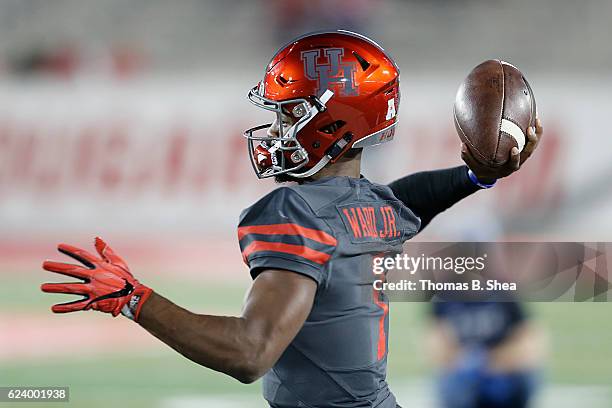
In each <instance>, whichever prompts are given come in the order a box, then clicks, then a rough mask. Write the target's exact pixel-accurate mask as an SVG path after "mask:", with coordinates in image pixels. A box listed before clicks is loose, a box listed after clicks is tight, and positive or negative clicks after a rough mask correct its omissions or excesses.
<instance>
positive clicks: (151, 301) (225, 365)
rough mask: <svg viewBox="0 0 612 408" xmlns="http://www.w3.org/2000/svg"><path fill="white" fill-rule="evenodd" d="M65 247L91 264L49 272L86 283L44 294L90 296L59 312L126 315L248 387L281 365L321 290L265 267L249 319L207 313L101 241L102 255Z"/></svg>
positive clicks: (251, 296) (52, 287) (50, 266)
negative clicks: (178, 301)
mask: <svg viewBox="0 0 612 408" xmlns="http://www.w3.org/2000/svg"><path fill="white" fill-rule="evenodd" d="M58 249H59V250H60V252H62V253H64V254H66V255H68V256H70V257H72V258H74V259H76V260H77V261H79V262H81V263H82V264H83V265H84V266H80V265H73V264H68V263H63V262H53V261H46V262H45V263H44V264H43V268H44V269H46V270H48V271H50V272H55V273H59V274H62V275H67V276H70V277H73V278H77V279H81V281H80V282H70V283H45V284H43V285H42V287H41V289H42V290H43V291H44V292H50V293H67V294H75V295H81V296H83V298H82V299H78V300H76V301H73V302H69V303H64V304H58V305H54V306H53V307H52V310H53V311H54V312H55V313H68V312H74V311H80V310H89V309H93V310H99V311H101V312H106V313H111V314H112V315H113V316H117V315H118V314H120V313H122V314H124V315H126V316H128V317H130V318H132V319H133V320H135V321H137V322H138V323H139V324H140V325H141V326H142V327H144V328H145V329H146V330H148V331H149V332H150V333H151V334H153V335H154V336H156V337H157V338H159V339H160V340H162V341H163V342H164V343H166V344H168V345H169V346H170V347H172V348H173V349H175V350H176V351H178V352H179V353H181V354H183V355H184V356H185V357H187V358H189V359H190V360H193V361H194V362H196V363H198V364H201V365H203V366H206V367H209V368H211V369H213V370H217V371H220V372H223V373H225V374H228V375H230V376H232V377H234V378H236V379H237V380H239V381H241V382H244V383H250V382H253V381H255V380H256V379H257V378H259V377H261V376H262V375H263V374H264V373H265V372H266V371H268V370H269V369H270V368H271V367H272V366H273V365H274V363H275V362H276V361H277V360H278V358H279V357H280V355H281V354H282V352H283V351H284V350H285V348H286V347H287V346H288V345H289V343H290V342H291V341H292V340H293V338H294V337H295V335H296V334H297V332H298V331H299V330H300V328H301V327H302V325H303V324H304V321H305V320H306V318H307V317H308V314H309V313H310V310H311V308H312V304H313V300H314V295H315V292H316V288H317V284H316V282H315V281H314V280H313V279H311V278H308V277H306V276H303V275H300V274H297V273H292V272H287V271H282V270H264V271H262V272H261V273H260V274H259V275H258V276H257V278H256V279H255V280H254V282H253V285H252V286H251V289H250V291H249V293H248V295H247V298H246V302H245V305H244V308H243V311H242V314H241V316H239V317H225V316H210V315H202V314H196V313H192V312H190V311H188V310H186V309H183V308H181V307H179V306H177V305H175V304H174V303H172V302H170V301H169V300H167V299H165V298H163V297H162V296H160V295H158V294H156V293H155V292H153V291H152V290H151V289H150V288H148V287H146V286H145V285H142V284H141V283H140V282H138V280H136V279H135V278H134V276H133V275H132V273H131V272H130V271H129V268H128V266H127V264H126V263H125V261H123V259H121V258H120V257H119V256H118V255H117V254H115V252H113V251H112V250H111V249H110V248H109V247H108V245H106V243H104V241H102V240H101V239H99V238H96V250H97V251H98V254H99V256H95V255H92V254H90V253H89V252H87V251H84V250H82V249H79V248H76V247H73V246H69V245H65V244H60V246H59V247H58Z"/></svg>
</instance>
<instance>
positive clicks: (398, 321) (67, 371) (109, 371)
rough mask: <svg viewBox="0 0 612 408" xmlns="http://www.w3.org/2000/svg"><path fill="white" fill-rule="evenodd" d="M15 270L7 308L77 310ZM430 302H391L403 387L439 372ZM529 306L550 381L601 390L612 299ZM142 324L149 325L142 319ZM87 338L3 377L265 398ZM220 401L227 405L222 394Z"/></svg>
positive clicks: (235, 296) (199, 295)
mask: <svg viewBox="0 0 612 408" xmlns="http://www.w3.org/2000/svg"><path fill="white" fill-rule="evenodd" d="M6 276H7V275H4V276H0V312H2V313H5V314H6V313H7V312H8V311H13V312H14V313H15V314H18V313H28V314H30V315H31V314H41V316H44V318H46V317H48V319H65V318H70V317H69V316H68V317H67V316H54V315H52V314H51V313H50V312H47V311H48V307H49V306H50V304H51V303H52V302H53V301H55V300H59V299H60V297H58V296H55V297H53V296H51V295H45V294H42V293H39V292H38V285H39V283H40V282H39V281H38V278H34V277H33V278H32V279H24V280H22V281H21V283H15V281H14V280H13V279H11V280H10V281H9V280H8V279H7V277H6ZM148 283H150V284H151V285H152V286H154V287H156V288H158V291H159V292H161V293H162V294H164V295H166V296H167V297H169V298H171V299H173V300H175V301H176V302H177V303H179V304H181V305H183V306H185V307H188V308H190V309H192V310H197V311H200V312H207V311H209V312H214V313H223V314H234V313H238V312H239V310H240V305H241V302H242V299H243V295H244V290H245V287H243V286H242V285H220V284H215V285H210V284H203V283H202V282H193V281H176V280H175V281H169V280H165V279H157V280H152V281H150V282H148ZM425 307H426V305H423V304H414V303H413V304H410V303H393V304H392V305H391V312H390V316H391V333H390V346H389V349H390V357H389V382H390V383H391V386H392V388H393V389H400V388H402V387H405V384H420V383H424V384H426V383H427V379H428V378H430V374H431V371H430V368H429V367H428V365H427V361H426V360H425V357H424V355H425V353H424V352H423V350H424V346H425V345H424V344H423V341H424V340H423V331H424V319H423V317H424V314H425V312H426V309H425ZM528 307H529V309H530V310H531V312H532V314H533V315H534V316H535V317H536V319H537V320H539V321H540V322H541V323H542V325H544V326H545V327H546V328H547V330H548V333H549V336H550V338H551V346H552V347H551V348H552V349H551V350H550V359H549V360H550V363H549V365H548V368H547V383H548V384H549V386H554V387H560V389H562V390H563V389H565V388H564V387H569V388H571V387H572V386H597V387H596V389H597V390H599V391H601V390H602V389H604V390H605V388H604V387H607V386H610V385H611V384H612V347H611V345H612V304H610V303H580V304H579V303H540V304H530V305H529V306H528ZM130 329H132V328H130ZM133 330H134V331H137V330H140V328H139V327H137V326H134V327H133ZM102 334H103V333H102ZM1 335H2V334H1V333H0V336H1ZM86 342H87V339H83V347H82V348H79V349H78V350H75V351H74V355H72V356H69V357H62V358H56V357H54V356H53V350H48V356H47V357H45V358H40V359H26V361H23V360H22V361H17V360H13V359H5V361H2V360H0V385H39V386H49V385H58V386H63V385H66V386H70V390H71V391H70V392H71V403H70V405H71V406H85V405H86V406H88V407H108V406H112V405H113V404H122V406H130V407H138V406H142V407H151V406H178V407H189V406H192V405H191V404H193V406H208V405H210V406H213V402H210V401H212V400H210V398H212V397H214V396H215V395H216V396H218V397H219V398H220V399H221V401H223V399H224V398H229V397H230V396H231V398H233V399H234V400H238V401H253V403H252V405H249V404H247V402H244V403H238V405H227V406H228V407H229V406H241V405H242V406H263V404H262V403H261V400H260V399H259V396H258V393H259V389H260V384H259V383H256V384H253V385H248V386H247V385H243V384H240V383H238V382H237V381H235V380H233V379H231V378H228V377H225V376H224V375H221V374H218V373H215V372H213V371H210V370H208V369H206V368H202V367H199V366H197V365H196V364H194V363H192V362H190V361H188V360H186V359H184V358H183V357H181V356H179V355H178V354H176V353H175V352H173V351H172V350H170V349H169V348H167V347H165V346H164V345H163V344H161V343H160V344H159V346H158V347H154V348H153V349H151V348H149V349H147V350H146V351H139V350H137V349H136V350H134V349H132V348H130V350H121V349H118V350H116V351H107V352H105V353H103V354H97V355H95V356H91V355H88V353H87V347H86ZM412 386H414V385H412ZM417 387H418V386H417ZM569 388H568V389H569ZM399 391H401V390H398V393H400V394H401V392H399ZM421 391H422V390H421ZM197 398H208V399H207V400H204V401H209V403H206V402H204V403H202V400H198V399H197ZM198 401H199V403H198ZM609 402H610V401H609ZM126 404H127V405H126ZM26 405H27V404H23V403H21V404H18V405H16V406H19V407H25V406H26ZM59 405H61V404H50V405H49V406H59ZM214 405H216V406H223V405H222V403H221V402H218V403H214ZM3 406H8V405H7V404H2V403H0V408H2V407H3ZM35 406H37V407H41V406H44V405H43V404H36V405H35ZM583 406H584V407H588V406H590V405H588V404H586V405H583ZM609 406H612V402H610V405H609Z"/></svg>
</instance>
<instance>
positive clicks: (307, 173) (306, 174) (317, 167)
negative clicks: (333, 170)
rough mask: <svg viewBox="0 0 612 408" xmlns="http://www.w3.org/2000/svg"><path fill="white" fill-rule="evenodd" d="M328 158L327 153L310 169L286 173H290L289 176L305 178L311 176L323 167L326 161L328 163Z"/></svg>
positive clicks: (329, 158)
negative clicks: (302, 171)
mask: <svg viewBox="0 0 612 408" xmlns="http://www.w3.org/2000/svg"><path fill="white" fill-rule="evenodd" d="M330 160H331V157H329V155H325V156H324V157H323V158H322V159H321V160H319V162H318V163H317V164H315V165H314V166H313V167H312V168H311V169H310V170H308V171H305V172H304V173H287V174H288V175H290V176H291V177H295V178H307V177H310V176H312V175H313V174H315V173H318V172H319V170H321V169H322V168H323V167H325V165H326V164H327V163H329V161H330Z"/></svg>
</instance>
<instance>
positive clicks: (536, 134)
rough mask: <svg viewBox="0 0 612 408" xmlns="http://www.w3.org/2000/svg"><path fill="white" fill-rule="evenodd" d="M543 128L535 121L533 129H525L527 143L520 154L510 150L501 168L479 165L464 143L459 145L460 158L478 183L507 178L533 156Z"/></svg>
mask: <svg viewBox="0 0 612 408" xmlns="http://www.w3.org/2000/svg"><path fill="white" fill-rule="evenodd" d="M543 133H544V128H543V127H542V122H541V121H540V119H536V123H535V128H533V127H530V128H528V129H527V143H526V144H525V148H524V149H523V151H522V152H520V154H519V151H518V149H517V148H516V147H514V148H512V149H511V150H510V158H509V160H508V161H507V162H505V163H504V164H503V165H502V166H499V167H490V166H487V165H485V164H482V163H480V162H479V161H478V160H476V159H475V158H474V156H473V155H472V153H471V152H470V149H469V148H468V147H467V145H466V144H465V143H463V144H462V145H461V158H462V159H463V161H464V162H465V164H467V166H468V167H469V168H470V169H471V170H472V171H473V172H474V174H475V175H476V177H477V178H478V180H479V181H481V182H483V183H485V184H489V183H492V182H494V181H495V180H497V179H500V178H504V177H508V176H509V175H511V174H512V173H514V172H515V171H517V170H518V169H520V168H521V166H522V165H523V163H525V161H526V160H527V159H528V158H529V157H530V156H531V155H532V154H533V152H534V151H535V149H536V147H538V143H540V140H541V139H542V134H543Z"/></svg>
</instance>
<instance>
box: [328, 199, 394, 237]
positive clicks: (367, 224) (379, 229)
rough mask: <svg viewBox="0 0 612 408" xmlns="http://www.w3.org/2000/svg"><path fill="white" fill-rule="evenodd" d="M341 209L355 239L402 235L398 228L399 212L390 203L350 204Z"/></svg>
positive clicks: (345, 222) (348, 228)
mask: <svg viewBox="0 0 612 408" xmlns="http://www.w3.org/2000/svg"><path fill="white" fill-rule="evenodd" d="M339 210H340V213H341V215H342V218H343V221H344V224H345V225H346V227H347V230H348V231H349V234H352V236H353V238H355V239H358V240H364V239H368V238H379V239H394V238H398V237H399V236H400V235H401V233H400V232H399V231H398V228H397V219H398V217H397V213H396V212H395V209H394V208H393V207H392V206H390V205H383V206H374V205H372V206H363V205H361V206H351V205H348V206H342V207H340V208H339Z"/></svg>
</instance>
